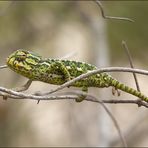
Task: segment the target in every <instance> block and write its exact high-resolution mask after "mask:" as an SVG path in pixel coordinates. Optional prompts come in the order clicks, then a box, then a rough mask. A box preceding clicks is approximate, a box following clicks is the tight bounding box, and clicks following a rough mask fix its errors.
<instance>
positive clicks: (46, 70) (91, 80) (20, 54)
mask: <svg viewBox="0 0 148 148" xmlns="http://www.w3.org/2000/svg"><path fill="white" fill-rule="evenodd" d="M7 65H8V67H10V68H11V69H12V70H13V71H15V72H16V73H18V74H21V75H23V76H25V77H27V78H29V79H31V80H33V81H42V82H46V83H49V84H55V85H62V84H63V83H65V82H67V81H69V80H71V79H74V78H76V77H78V76H79V75H81V74H84V73H87V72H89V71H92V70H96V69H97V67H95V66H94V65H91V64H87V63H84V62H76V61H70V60H59V59H50V58H48V59H43V58H42V57H41V56H39V55H36V54H35V53H32V52H30V51H26V50H22V49H19V50H16V51H15V52H13V53H12V54H11V55H10V56H9V57H8V58H7ZM71 86H74V87H80V88H82V90H83V91H86V92H87V91H88V88H89V87H98V88H104V87H110V86H111V87H114V88H115V89H120V90H122V91H124V92H127V93H129V94H132V95H134V96H137V97H139V98H141V99H142V100H144V101H146V102H148V98H147V97H146V96H145V95H143V94H142V93H141V92H139V91H137V90H135V89H133V88H130V87H128V86H126V85H124V84H122V83H120V82H119V81H117V80H116V79H114V78H113V77H111V76H110V75H109V74H107V73H99V74H96V75H92V76H89V77H87V78H84V79H82V80H79V81H76V82H75V83H73V84H72V85H71ZM84 98H85V97H84ZM84 98H83V97H82V98H81V99H79V100H76V101H78V102H79V101H82V100H83V99H84Z"/></svg>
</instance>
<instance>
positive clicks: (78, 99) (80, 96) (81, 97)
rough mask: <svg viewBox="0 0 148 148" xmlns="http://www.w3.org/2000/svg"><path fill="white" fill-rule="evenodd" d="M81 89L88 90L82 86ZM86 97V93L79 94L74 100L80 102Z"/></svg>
mask: <svg viewBox="0 0 148 148" xmlns="http://www.w3.org/2000/svg"><path fill="white" fill-rule="evenodd" d="M82 91H84V92H88V88H87V87H82ZM86 97H87V95H79V96H78V98H77V99H76V100H75V101H76V102H82V101H83V100H85V98H86Z"/></svg>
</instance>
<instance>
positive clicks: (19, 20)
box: [0, 1, 148, 147]
mask: <svg viewBox="0 0 148 148" xmlns="http://www.w3.org/2000/svg"><path fill="white" fill-rule="evenodd" d="M102 5H103V7H104V11H105V13H106V15H109V16H120V17H128V18H131V19H133V20H134V21H135V22H134V23H131V22H127V21H119V20H104V19H103V18H102V17H101V12H100V9H99V7H98V6H97V5H96V3H94V2H93V1H43V2H41V1H13V2H11V1H0V57H1V58H0V63H1V64H0V65H4V64H5V61H6V58H7V56H8V55H9V54H10V53H12V52H13V51H15V50H17V49H20V48H23V49H26V50H30V51H33V52H36V53H38V54H40V55H42V56H43V57H50V58H62V57H63V58H64V57H65V56H67V59H73V60H78V61H85V62H88V63H91V64H94V65H96V66H98V67H107V66H123V67H129V61H128V58H127V55H126V53H125V50H124V49H123V48H122V46H121V42H122V40H125V41H126V43H127V45H128V47H129V50H130V52H131V55H132V57H133V63H134V65H135V67H136V68H140V69H145V70H147V69H148V66H147V64H146V63H148V58H147V54H148V50H147V48H148V42H147V39H148V27H147V26H148V16H147V14H148V2H147V1H142V2H141V1H103V2H102ZM111 75H112V76H114V77H115V78H116V79H118V80H120V81H121V82H123V83H125V84H127V85H129V86H131V87H133V88H136V87H135V82H134V79H133V75H132V74H129V73H111ZM137 77H138V82H139V85H140V88H141V91H142V92H143V93H144V94H147V95H148V89H147V83H148V78H147V77H146V76H142V75H138V76H137ZM26 81H27V79H26V78H24V77H22V76H20V75H18V74H16V73H14V72H13V71H11V70H10V69H3V70H1V72H0V82H1V86H3V87H7V88H13V87H17V86H21V85H23V84H24V83H25V82H26ZM53 88H56V86H54V85H49V84H45V83H42V82H33V83H32V85H31V87H30V88H29V90H27V91H26V92H28V93H33V92H35V91H42V92H44V91H49V90H50V89H53ZM67 90H68V89H67ZM89 93H90V94H93V95H95V96H96V97H97V98H98V99H137V98H136V97H134V96H131V95H130V94H126V93H124V92H122V94H121V96H120V97H116V96H112V93H111V88H107V89H106V88H104V89H99V88H90V89H89ZM107 107H108V108H109V110H110V111H111V112H112V113H113V115H114V116H115V118H116V119H117V121H118V123H119V126H120V128H121V130H122V132H123V134H124V135H125V138H126V141H127V144H128V146H147V145H148V141H147V138H148V129H147V124H148V119H147V115H148V110H147V108H144V107H139V108H138V106H137V105H134V104H108V105H107ZM0 146H1V147H4V146H14V147H16V146H122V144H121V140H120V139H119V136H118V133H117V130H116V128H115V127H114V124H113V123H112V120H111V119H110V117H109V116H108V115H107V113H106V112H105V111H104V109H103V108H102V107H101V106H100V105H99V104H97V103H91V102H86V101H83V102H82V103H76V102H75V101H74V100H61V101H60V100H57V101H41V102H40V103H39V104H38V105H37V102H36V101H33V100H12V99H8V100H7V101H4V100H3V99H2V98H1V101H0Z"/></svg>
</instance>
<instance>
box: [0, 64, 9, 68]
mask: <svg viewBox="0 0 148 148" xmlns="http://www.w3.org/2000/svg"><path fill="white" fill-rule="evenodd" d="M3 68H8V66H7V65H2V66H0V69H3Z"/></svg>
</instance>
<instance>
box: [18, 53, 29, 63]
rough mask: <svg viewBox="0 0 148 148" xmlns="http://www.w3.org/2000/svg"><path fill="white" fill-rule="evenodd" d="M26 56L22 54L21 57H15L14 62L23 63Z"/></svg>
mask: <svg viewBox="0 0 148 148" xmlns="http://www.w3.org/2000/svg"><path fill="white" fill-rule="evenodd" d="M26 57H27V55H26V54H23V55H20V56H18V57H16V60H17V61H19V62H21V61H24V60H25V59H26Z"/></svg>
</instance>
